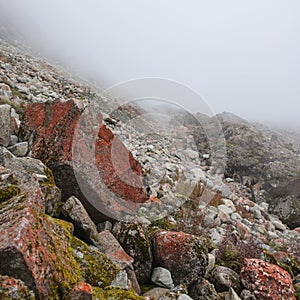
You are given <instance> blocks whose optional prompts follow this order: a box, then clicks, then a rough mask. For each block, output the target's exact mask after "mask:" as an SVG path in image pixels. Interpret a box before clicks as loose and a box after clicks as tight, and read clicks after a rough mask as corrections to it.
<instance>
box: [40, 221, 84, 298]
mask: <svg viewBox="0 0 300 300" xmlns="http://www.w3.org/2000/svg"><path fill="white" fill-rule="evenodd" d="M44 219H46V220H48V221H49V222H50V223H52V224H53V225H54V226H52V227H53V231H52V233H51V235H52V236H54V239H52V240H53V241H55V244H54V243H53V244H48V245H47V247H48V248H50V253H53V254H55V257H56V258H55V261H54V263H55V271H56V272H55V274H53V278H52V280H53V281H54V282H56V285H55V286H53V287H52V290H53V295H59V299H64V298H65V297H66V295H67V294H68V293H69V292H70V291H71V289H72V288H73V287H74V285H75V284H76V283H78V282H79V281H81V280H82V276H81V272H80V269H79V266H78V264H77V262H76V260H75V258H74V254H73V249H72V248H71V244H70V243H71V240H72V235H71V234H72V232H73V225H72V224H71V223H69V222H66V221H62V220H59V219H55V218H52V217H50V216H47V215H44ZM40 221H42V222H43V219H41V220H40ZM62 236H63V237H64V239H62V238H61V237H62ZM65 263H68V265H66V264H65ZM49 299H51V298H49ZM54 299H56V298H54Z"/></svg>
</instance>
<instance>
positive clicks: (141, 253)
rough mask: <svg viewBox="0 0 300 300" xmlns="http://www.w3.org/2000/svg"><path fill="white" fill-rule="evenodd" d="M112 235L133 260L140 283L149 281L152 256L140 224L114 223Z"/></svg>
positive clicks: (144, 231)
mask: <svg viewBox="0 0 300 300" xmlns="http://www.w3.org/2000/svg"><path fill="white" fill-rule="evenodd" d="M113 234H114V236H115V237H116V238H117V239H118V241H119V242H120V244H121V246H122V247H123V249H124V250H125V251H126V253H127V254H129V255H130V256H131V257H132V258H133V259H134V262H133V267H134V270H135V273H136V276H137V279H138V281H139V282H140V283H146V282H149V281H150V276H151V272H152V263H153V256H152V251H151V243H150V240H149V238H148V235H147V230H146V229H145V228H144V226H143V225H142V224H135V223H120V222H118V223H116V224H115V225H114V227H113Z"/></svg>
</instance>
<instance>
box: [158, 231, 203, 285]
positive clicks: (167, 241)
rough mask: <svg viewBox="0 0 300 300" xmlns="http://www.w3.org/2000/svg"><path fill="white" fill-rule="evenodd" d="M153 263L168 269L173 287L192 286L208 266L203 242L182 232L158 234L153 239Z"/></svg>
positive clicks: (201, 239)
mask: <svg viewBox="0 0 300 300" xmlns="http://www.w3.org/2000/svg"><path fill="white" fill-rule="evenodd" d="M153 244H154V245H153V252H154V261H155V264H156V265H157V266H161V267H163V268H166V269H168V270H169V271H170V272H171V274H172V278H173V281H174V284H175V285H178V284H181V283H186V284H192V283H194V282H196V281H197V280H198V279H199V278H201V277H203V276H204V275H205V272H206V267H207V265H208V257H207V246H206V243H205V240H204V239H203V238H200V237H196V236H193V235H190V234H186V233H183V232H171V231H170V232H166V231H162V232H158V233H156V234H155V236H154V239H153Z"/></svg>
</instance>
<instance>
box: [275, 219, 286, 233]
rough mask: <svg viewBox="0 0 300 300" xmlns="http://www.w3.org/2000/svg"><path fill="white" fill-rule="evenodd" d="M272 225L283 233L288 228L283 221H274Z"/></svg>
mask: <svg viewBox="0 0 300 300" xmlns="http://www.w3.org/2000/svg"><path fill="white" fill-rule="evenodd" d="M272 223H273V225H274V226H275V228H276V229H278V230H281V231H284V230H286V226H285V225H284V224H283V223H282V222H281V221H279V220H274V221H273V222H272Z"/></svg>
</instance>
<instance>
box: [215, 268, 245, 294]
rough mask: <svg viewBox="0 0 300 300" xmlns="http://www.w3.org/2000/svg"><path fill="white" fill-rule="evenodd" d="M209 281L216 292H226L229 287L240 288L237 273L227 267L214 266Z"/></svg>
mask: <svg viewBox="0 0 300 300" xmlns="http://www.w3.org/2000/svg"><path fill="white" fill-rule="evenodd" d="M211 282H212V283H213V284H214V286H215V288H216V290H217V292H218V293H221V292H227V291H228V290H229V289H230V288H231V287H232V288H233V289H234V290H236V291H240V290H241V283H240V277H239V275H238V274H237V273H236V272H234V271H233V270H231V269H229V268H227V267H223V266H218V267H216V268H215V269H214V270H213V272H212V274H211Z"/></svg>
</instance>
